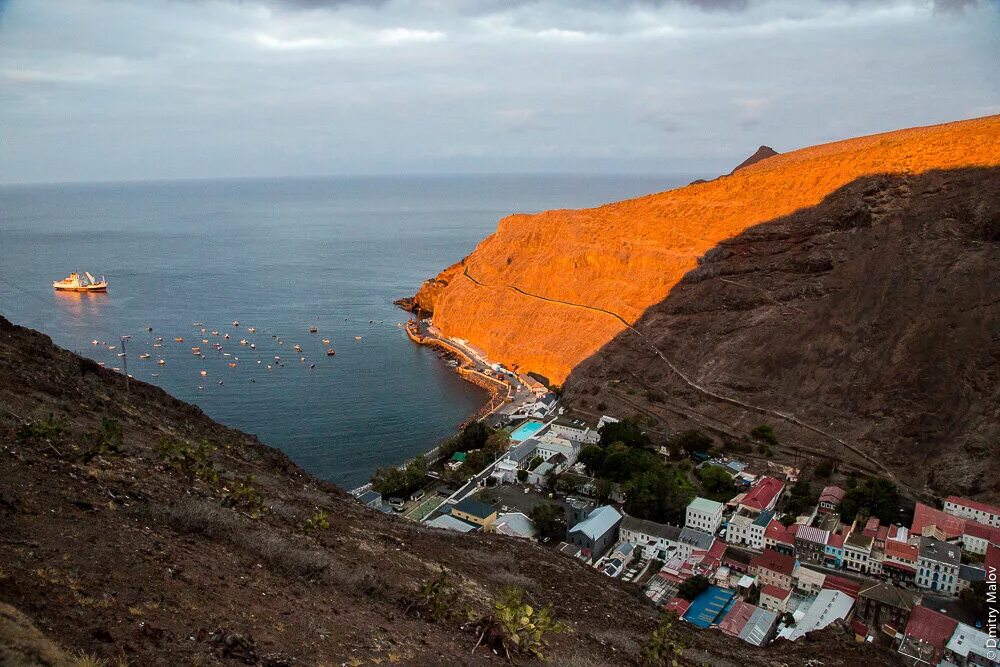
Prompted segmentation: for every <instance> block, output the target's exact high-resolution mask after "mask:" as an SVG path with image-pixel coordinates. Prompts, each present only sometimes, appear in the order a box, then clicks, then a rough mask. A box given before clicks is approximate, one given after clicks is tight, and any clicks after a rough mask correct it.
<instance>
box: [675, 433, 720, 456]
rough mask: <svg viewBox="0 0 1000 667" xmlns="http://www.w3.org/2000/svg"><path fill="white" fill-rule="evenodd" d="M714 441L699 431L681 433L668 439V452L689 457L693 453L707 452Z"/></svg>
mask: <svg viewBox="0 0 1000 667" xmlns="http://www.w3.org/2000/svg"><path fill="white" fill-rule="evenodd" d="M713 444H715V441H714V440H712V438H710V437H709V436H707V435H705V434H704V433H702V432H701V431H695V430H691V431H683V432H681V433H678V434H677V435H675V436H674V437H672V438H670V443H669V447H670V451H671V452H673V453H674V454H675V455H677V456H679V455H680V454H681V453H682V452H683V453H684V454H687V455H688V456H690V455H691V454H694V453H695V452H707V451H709V450H710V449H712V445H713Z"/></svg>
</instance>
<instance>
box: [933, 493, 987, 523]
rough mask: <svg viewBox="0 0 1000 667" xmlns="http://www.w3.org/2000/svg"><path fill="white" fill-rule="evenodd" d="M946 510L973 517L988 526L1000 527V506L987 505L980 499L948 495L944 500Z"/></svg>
mask: <svg viewBox="0 0 1000 667" xmlns="http://www.w3.org/2000/svg"><path fill="white" fill-rule="evenodd" d="M944 511H945V512H947V513H948V514H952V515H954V516H960V517H962V518H963V519H972V520H973V521H978V522H979V523H984V524H986V525H987V526H993V527H994V528H1000V507H994V506H993V505H987V504H986V503H981V502H979V501H978V500H970V499H968V498H959V497H958V496H948V498H947V499H946V500H945V501H944Z"/></svg>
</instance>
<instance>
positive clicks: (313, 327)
mask: <svg viewBox="0 0 1000 667" xmlns="http://www.w3.org/2000/svg"><path fill="white" fill-rule="evenodd" d="M318 331H319V327H317V326H316V325H315V324H314V325H312V326H311V327H309V333H317V332H318Z"/></svg>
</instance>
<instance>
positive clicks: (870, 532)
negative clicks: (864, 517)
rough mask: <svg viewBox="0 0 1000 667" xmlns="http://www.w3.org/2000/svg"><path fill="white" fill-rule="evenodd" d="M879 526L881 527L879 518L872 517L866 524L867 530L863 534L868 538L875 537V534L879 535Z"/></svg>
mask: <svg viewBox="0 0 1000 667" xmlns="http://www.w3.org/2000/svg"><path fill="white" fill-rule="evenodd" d="M878 526H879V520H878V517H877V516H873V517H870V518H869V519H868V523H866V524H865V529H864V530H863V531H861V532H862V533H863V534H865V535H867V536H868V537H875V534H876V533H878Z"/></svg>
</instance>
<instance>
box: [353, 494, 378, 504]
mask: <svg viewBox="0 0 1000 667" xmlns="http://www.w3.org/2000/svg"><path fill="white" fill-rule="evenodd" d="M380 500H382V494H381V493H379V492H378V491H365V492H364V493H362V494H361V495H360V496H358V501H360V502H361V503H363V504H365V505H369V504H371V503H374V502H378V501H380Z"/></svg>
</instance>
